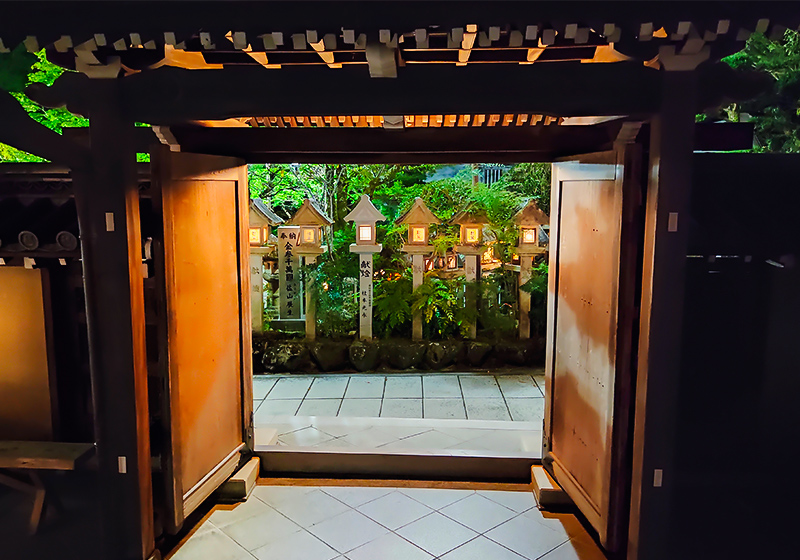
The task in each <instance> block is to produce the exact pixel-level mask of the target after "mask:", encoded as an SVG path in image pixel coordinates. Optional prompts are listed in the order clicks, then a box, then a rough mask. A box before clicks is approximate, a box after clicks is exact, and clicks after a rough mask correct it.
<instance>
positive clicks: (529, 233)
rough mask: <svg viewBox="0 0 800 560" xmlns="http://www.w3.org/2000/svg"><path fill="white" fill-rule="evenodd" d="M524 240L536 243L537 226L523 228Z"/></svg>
mask: <svg viewBox="0 0 800 560" xmlns="http://www.w3.org/2000/svg"><path fill="white" fill-rule="evenodd" d="M522 242H523V243H536V228H527V227H524V228H522Z"/></svg>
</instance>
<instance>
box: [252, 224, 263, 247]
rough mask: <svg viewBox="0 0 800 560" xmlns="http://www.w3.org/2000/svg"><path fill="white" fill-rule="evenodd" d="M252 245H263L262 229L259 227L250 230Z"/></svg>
mask: <svg viewBox="0 0 800 560" xmlns="http://www.w3.org/2000/svg"><path fill="white" fill-rule="evenodd" d="M250 244H251V245H260V244H261V228H257V227H251V228H250Z"/></svg>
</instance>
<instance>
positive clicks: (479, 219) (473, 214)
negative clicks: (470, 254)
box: [451, 204, 489, 247]
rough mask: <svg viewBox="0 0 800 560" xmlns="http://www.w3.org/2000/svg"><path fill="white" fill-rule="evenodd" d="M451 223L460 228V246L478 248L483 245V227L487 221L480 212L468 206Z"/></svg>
mask: <svg viewBox="0 0 800 560" xmlns="http://www.w3.org/2000/svg"><path fill="white" fill-rule="evenodd" d="M451 221H452V222H453V223H454V224H459V225H460V226H461V245H462V246H470V247H478V246H479V245H483V226H484V225H486V224H487V223H488V222H489V219H488V218H487V217H486V214H484V213H483V212H482V211H481V210H478V209H477V208H475V207H474V206H473V205H472V204H470V205H469V206H467V207H466V208H465V209H464V210H462V211H461V212H459V213H458V214H456V215H455V216H453V219H452V220H451Z"/></svg>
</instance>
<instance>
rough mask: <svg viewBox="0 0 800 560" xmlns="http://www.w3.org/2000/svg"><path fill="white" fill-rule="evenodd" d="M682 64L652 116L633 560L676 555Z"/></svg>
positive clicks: (686, 114)
mask: <svg viewBox="0 0 800 560" xmlns="http://www.w3.org/2000/svg"><path fill="white" fill-rule="evenodd" d="M665 63H666V64H668V61H667V60H666V59H665V60H663V61H662V64H665ZM667 68H668V69H669V68H670V66H669V65H667ZM677 70H678V71H664V72H663V73H662V78H663V85H662V87H663V99H662V106H661V110H660V112H659V113H658V115H657V116H656V117H655V118H654V119H653V121H652V122H651V137H650V162H649V171H650V173H649V180H648V186H647V201H646V209H645V212H646V217H645V233H644V235H645V238H644V263H643V271H642V302H641V316H640V330H639V358H638V377H637V383H636V412H635V425H634V443H633V475H632V488H631V517H630V525H629V536H628V539H629V546H628V558H629V559H631V560H633V559H639V560H644V559H646V560H661V559H667V558H669V557H670V551H669V530H670V526H671V516H672V514H673V513H672V499H671V496H672V495H673V493H674V492H675V484H676V480H675V476H674V463H675V448H676V442H675V441H674V432H675V424H676V422H677V417H678V414H680V411H679V410H678V407H677V397H678V379H679V375H678V374H679V369H680V363H681V355H680V350H681V331H682V320H683V299H684V298H683V296H684V276H685V263H686V251H687V242H688V233H689V222H690V218H689V212H690V194H691V185H692V141H693V135H694V118H695V112H696V103H695V99H696V95H697V82H696V75H695V74H694V72H693V71H691V68H685V67H681V68H677Z"/></svg>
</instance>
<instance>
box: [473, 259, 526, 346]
mask: <svg viewBox="0 0 800 560" xmlns="http://www.w3.org/2000/svg"><path fill="white" fill-rule="evenodd" d="M518 312H519V309H518V305H517V274H516V273H514V272H512V271H510V270H505V269H504V268H503V267H498V268H496V269H495V270H493V271H492V272H491V273H489V274H488V275H487V276H485V277H484V278H483V279H482V280H481V304H480V314H479V318H480V320H479V323H478V326H479V327H480V328H481V330H482V331H483V333H484V334H485V335H487V336H489V337H493V338H502V337H508V336H513V335H514V332H515V331H516V329H517V314H518Z"/></svg>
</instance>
